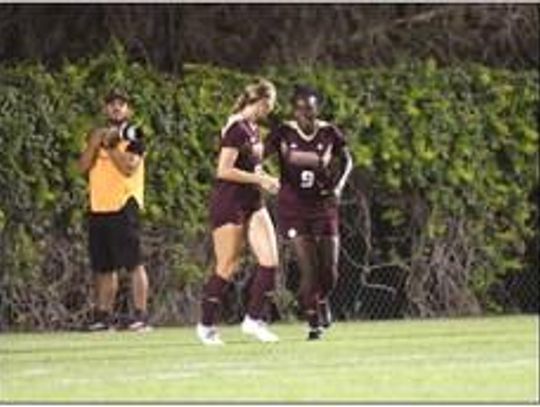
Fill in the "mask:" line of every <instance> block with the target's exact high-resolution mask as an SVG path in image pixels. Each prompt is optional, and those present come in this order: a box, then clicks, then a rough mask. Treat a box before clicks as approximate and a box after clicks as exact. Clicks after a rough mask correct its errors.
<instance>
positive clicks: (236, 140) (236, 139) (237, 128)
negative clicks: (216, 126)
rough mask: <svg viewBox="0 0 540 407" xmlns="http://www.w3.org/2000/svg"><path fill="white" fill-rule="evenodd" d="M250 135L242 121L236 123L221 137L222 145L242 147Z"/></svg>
mask: <svg viewBox="0 0 540 407" xmlns="http://www.w3.org/2000/svg"><path fill="white" fill-rule="evenodd" d="M247 138H248V135H247V134H246V131H245V130H244V129H243V128H242V126H241V125H240V123H235V124H233V125H232V126H231V127H229V128H228V129H227V131H225V134H224V135H223V136H222V138H221V147H235V148H238V149H239V148H241V147H242V146H243V145H245V143H246V141H247Z"/></svg>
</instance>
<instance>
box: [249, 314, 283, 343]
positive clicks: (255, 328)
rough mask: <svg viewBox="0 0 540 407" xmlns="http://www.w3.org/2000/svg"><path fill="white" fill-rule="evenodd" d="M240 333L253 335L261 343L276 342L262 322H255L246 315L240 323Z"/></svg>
mask: <svg viewBox="0 0 540 407" xmlns="http://www.w3.org/2000/svg"><path fill="white" fill-rule="evenodd" d="M242 332H243V333H245V334H247V335H253V336H254V337H255V338H257V339H258V340H259V341H261V342H278V341H279V338H278V337H277V335H276V334H274V333H272V332H270V330H269V329H268V326H267V325H266V323H265V322H264V321H260V320H255V319H252V318H250V317H249V316H247V315H246V317H245V318H244V322H242Z"/></svg>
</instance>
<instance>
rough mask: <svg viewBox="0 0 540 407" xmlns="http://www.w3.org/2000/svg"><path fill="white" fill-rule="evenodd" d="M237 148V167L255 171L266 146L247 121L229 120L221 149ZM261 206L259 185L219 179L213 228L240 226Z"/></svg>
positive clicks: (216, 186)
mask: <svg viewBox="0 0 540 407" xmlns="http://www.w3.org/2000/svg"><path fill="white" fill-rule="evenodd" d="M224 147H233V148H236V149H238V156H237V158H236V161H235V163H234V167H235V168H238V169H240V170H244V171H249V172H255V170H256V168H258V167H259V166H260V165H261V162H262V150H263V146H262V143H261V140H260V136H259V132H258V130H257V129H256V128H253V127H252V125H251V124H250V123H249V122H247V121H246V120H241V119H235V118H234V117H233V118H231V119H230V120H229V124H228V125H227V126H226V127H225V128H224V129H223V131H222V134H221V140H220V149H221V148H224ZM261 206H262V194H261V191H260V189H259V187H258V186H257V185H253V184H243V183H239V182H233V181H227V180H222V179H217V180H216V182H215V185H214V190H213V192H212V198H211V204H210V212H211V217H212V223H213V225H214V227H218V226H221V225H222V224H225V223H228V222H232V223H241V222H243V221H244V220H245V219H246V217H248V216H249V214H250V213H251V212H253V211H255V210H257V209H259V208H260V207H261Z"/></svg>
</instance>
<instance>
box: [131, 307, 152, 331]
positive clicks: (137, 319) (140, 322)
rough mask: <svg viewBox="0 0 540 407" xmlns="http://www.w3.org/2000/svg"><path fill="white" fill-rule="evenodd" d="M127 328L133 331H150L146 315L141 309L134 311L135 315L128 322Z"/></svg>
mask: <svg viewBox="0 0 540 407" xmlns="http://www.w3.org/2000/svg"><path fill="white" fill-rule="evenodd" d="M128 329H129V330H130V331H133V332H148V331H151V330H152V327H151V326H150V324H149V323H148V315H147V314H146V313H145V312H143V311H135V315H134V316H133V319H132V320H131V322H130V323H129V325H128Z"/></svg>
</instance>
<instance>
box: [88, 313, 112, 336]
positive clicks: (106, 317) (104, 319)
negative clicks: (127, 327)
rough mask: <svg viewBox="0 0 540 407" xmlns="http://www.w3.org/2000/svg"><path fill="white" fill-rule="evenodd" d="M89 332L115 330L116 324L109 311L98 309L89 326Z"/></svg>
mask: <svg viewBox="0 0 540 407" xmlns="http://www.w3.org/2000/svg"><path fill="white" fill-rule="evenodd" d="M87 329H88V331H89V332H100V331H113V330H114V324H113V323H112V318H111V316H110V314H109V313H107V312H103V311H96V313H95V315H94V319H93V320H92V322H90V324H89V325H88V326H87Z"/></svg>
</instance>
